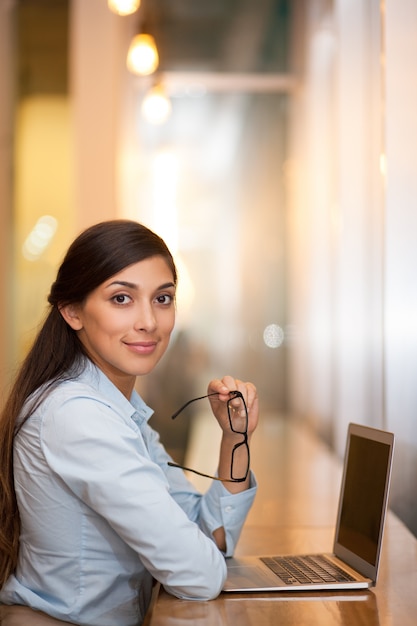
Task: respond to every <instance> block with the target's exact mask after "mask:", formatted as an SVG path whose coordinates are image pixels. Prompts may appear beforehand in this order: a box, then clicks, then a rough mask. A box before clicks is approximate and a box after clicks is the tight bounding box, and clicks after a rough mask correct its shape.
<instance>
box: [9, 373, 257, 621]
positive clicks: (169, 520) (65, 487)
mask: <svg viewBox="0 0 417 626" xmlns="http://www.w3.org/2000/svg"><path fill="white" fill-rule="evenodd" d="M151 415H152V410H151V409H150V408H149V407H147V406H146V404H145V403H144V402H143V400H142V399H141V398H140V397H139V395H138V394H137V393H136V392H134V393H133V395H132V398H131V401H130V402H129V401H128V400H127V399H126V398H125V397H124V396H123V395H122V394H121V393H120V392H119V390H118V389H117V388H116V387H115V386H114V385H113V384H112V383H111V382H110V380H109V379H108V378H107V377H106V376H105V375H104V374H103V373H102V372H101V371H100V370H99V369H98V368H96V367H95V366H93V365H92V364H91V363H88V364H87V366H86V368H85V369H84V371H83V373H82V374H81V375H80V376H79V377H78V378H77V379H76V380H73V381H66V382H63V383H60V384H59V386H58V387H57V388H55V389H54V390H53V391H52V392H51V393H50V394H49V395H48V396H47V398H46V399H45V400H44V401H43V402H42V404H41V406H40V407H39V408H38V409H37V411H36V412H35V414H34V415H33V416H32V417H31V418H30V419H29V420H28V421H27V422H26V423H25V424H24V426H23V428H22V429H21V431H20V433H19V435H18V436H17V438H16V442H15V452H14V472H15V485H16V493H17V498H18V505H19V511H20V516H21V524H22V526H21V537H20V552H19V562H18V566H17V570H16V573H15V575H13V576H11V577H10V578H9V580H8V581H7V582H6V584H5V586H4V587H3V589H2V591H1V593H0V602H3V603H5V604H24V605H28V606H30V607H32V608H35V609H39V610H42V611H45V612H46V613H48V614H50V615H52V616H54V617H56V618H58V619H62V620H67V621H70V622H75V623H76V624H83V625H84V624H85V625H89V626H93V625H94V626H133V625H137V624H140V623H141V622H142V619H143V616H144V614H145V612H146V609H147V607H148V604H149V600H150V595H151V589H152V582H153V578H155V579H156V580H158V581H160V582H161V583H162V585H163V586H164V587H165V589H166V590H167V591H168V592H170V593H172V594H174V595H175V596H178V597H179V598H185V599H199V600H205V599H210V598H213V597H215V596H216V595H218V593H219V592H220V591H221V589H222V586H223V583H224V580H225V576H226V567H225V560H224V556H225V555H223V554H222V553H221V552H220V551H219V550H218V548H217V547H216V545H215V543H214V541H213V540H212V538H211V537H212V532H213V531H214V530H215V529H216V528H218V527H220V526H224V528H225V531H226V540H227V553H226V556H230V555H231V554H232V553H233V551H234V548H235V544H236V541H237V539H238V537H239V534H240V531H241V528H242V525H243V523H244V520H245V518H246V515H247V512H248V511H249V508H250V506H251V504H252V502H253V499H254V496H255V492H256V484H255V481H254V478H253V477H252V486H251V488H250V489H249V490H247V491H245V492H243V493H240V494H237V495H232V494H230V493H229V492H228V491H227V490H226V489H225V488H224V486H223V485H222V484H221V483H220V482H217V481H213V483H212V485H211V487H210V488H209V490H208V491H207V493H206V494H204V495H201V494H200V493H198V492H197V491H196V490H195V489H194V488H193V487H192V485H191V484H190V483H189V482H188V481H187V480H186V478H185V476H184V474H183V472H181V470H178V469H174V468H171V467H169V466H168V465H167V461H168V460H170V457H169V456H168V454H167V453H166V451H165V449H164V448H163V446H162V445H161V443H160V442H159V437H158V435H157V433H156V432H155V431H154V430H153V429H152V428H151V427H150V426H149V424H148V420H149V418H150V417H151Z"/></svg>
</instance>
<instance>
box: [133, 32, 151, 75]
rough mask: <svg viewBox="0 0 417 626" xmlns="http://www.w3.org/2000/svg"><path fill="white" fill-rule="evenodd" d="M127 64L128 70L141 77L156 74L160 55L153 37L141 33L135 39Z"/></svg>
mask: <svg viewBox="0 0 417 626" xmlns="http://www.w3.org/2000/svg"><path fill="white" fill-rule="evenodd" d="M126 64H127V68H128V70H130V71H131V72H132V73H133V74H138V75H139V76H148V75H149V74H153V72H155V70H156V69H157V67H158V65H159V55H158V49H157V47H156V44H155V39H154V38H153V37H152V35H148V34H147V33H140V34H139V35H135V36H134V37H133V39H132V42H131V44H130V47H129V51H128V53H127V59H126Z"/></svg>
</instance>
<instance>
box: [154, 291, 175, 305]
mask: <svg viewBox="0 0 417 626" xmlns="http://www.w3.org/2000/svg"><path fill="white" fill-rule="evenodd" d="M156 301H157V303H158V304H171V302H172V301H173V297H172V296H171V295H170V294H168V293H162V294H161V295H160V296H157V297H156Z"/></svg>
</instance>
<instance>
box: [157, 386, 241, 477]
mask: <svg viewBox="0 0 417 626" xmlns="http://www.w3.org/2000/svg"><path fill="white" fill-rule="evenodd" d="M219 395H220V394H219V393H218V392H213V393H209V394H207V395H205V396H199V397H198V398H192V400H188V402H186V403H185V404H183V406H182V407H181V408H179V409H178V411H176V412H175V413H174V414H173V415H171V419H176V418H177V417H178V415H179V414H180V413H182V411H184V409H186V408H187V407H188V406H189V405H190V404H192V403H193V402H197V400H204V399H205V398H209V397H210V396H219ZM229 396H230V399H229V400H228V402H227V414H228V417H229V425H230V430H231V431H232V432H234V433H236V434H237V435H243V441H240V442H239V443H237V444H235V445H234V446H233V450H232V458H231V462H230V478H221V477H219V476H211V475H210V474H205V473H204V472H199V471H198V470H195V469H192V468H191V467H185V466H184V465H178V464H177V463H172V462H171V461H168V465H169V466H170V467H176V468H178V469H182V470H186V471H187V472H193V474H198V475H199V476H204V477H205V478H211V479H212V480H219V481H221V482H229V483H243V482H245V480H246V479H247V477H248V474H249V470H250V450H249V444H248V420H249V417H248V408H247V406H246V402H245V399H244V397H243V395H242V393H241V392H240V391H237V390H234V391H230V392H229ZM234 398H240V399H241V401H242V403H243V406H244V409H245V413H246V427H245V430H244V431H242V430H236V429H235V428H234V426H233V422H232V416H231V414H230V407H229V402H230V401H232V400H233V399H234ZM241 446H245V447H246V452H247V455H248V465H247V468H246V472H245V475H244V476H243V477H239V478H235V477H234V476H233V459H234V457H235V453H236V450H238V448H240V447H241Z"/></svg>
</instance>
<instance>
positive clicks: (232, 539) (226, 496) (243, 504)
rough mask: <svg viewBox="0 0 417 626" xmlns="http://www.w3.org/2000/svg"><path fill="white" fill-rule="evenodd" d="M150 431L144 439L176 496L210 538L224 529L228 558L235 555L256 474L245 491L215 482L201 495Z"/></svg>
mask: <svg viewBox="0 0 417 626" xmlns="http://www.w3.org/2000/svg"><path fill="white" fill-rule="evenodd" d="M146 429H147V430H146V433H145V434H144V436H145V438H146V440H147V442H148V446H149V451H150V454H151V455H152V457H153V459H154V460H155V462H156V463H158V465H159V466H160V467H161V469H162V470H163V471H164V472H165V474H166V476H167V479H168V481H169V484H170V490H171V495H172V497H173V498H174V499H175V500H176V502H177V503H178V504H179V505H180V506H181V508H182V509H183V510H184V511H185V512H186V514H187V516H188V517H189V518H190V519H191V520H193V521H195V522H196V523H197V524H198V525H199V527H200V528H201V529H202V531H203V532H204V533H205V534H206V535H207V536H209V537H212V536H213V531H215V530H216V529H217V528H219V527H221V526H222V527H223V528H224V530H225V533H226V552H225V556H226V557H230V556H233V554H234V551H235V548H236V544H237V542H238V539H239V536H240V533H241V531H242V528H243V525H244V523H245V520H246V517H247V514H248V512H249V510H250V508H251V506H252V504H253V501H254V499H255V495H256V492H257V483H256V479H255V476H254V475H253V473H252V472H251V474H250V487H249V489H247V490H245V491H241V492H240V493H237V494H231V493H230V492H229V491H228V490H227V489H226V488H225V487H224V485H223V484H222V483H221V482H219V481H216V480H213V481H212V484H211V486H210V487H209V489H208V491H207V492H206V493H205V494H201V493H200V492H198V491H197V490H196V489H195V488H194V487H193V485H192V484H191V483H190V481H188V480H187V478H186V477H185V474H184V472H182V471H181V470H179V469H178V468H172V467H170V466H169V465H168V461H170V460H172V459H171V457H170V456H169V455H168V454H167V452H166V451H165V448H164V447H163V446H162V444H161V443H160V441H159V435H158V433H157V432H156V431H154V430H153V429H152V428H151V427H150V426H149V425H146Z"/></svg>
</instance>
